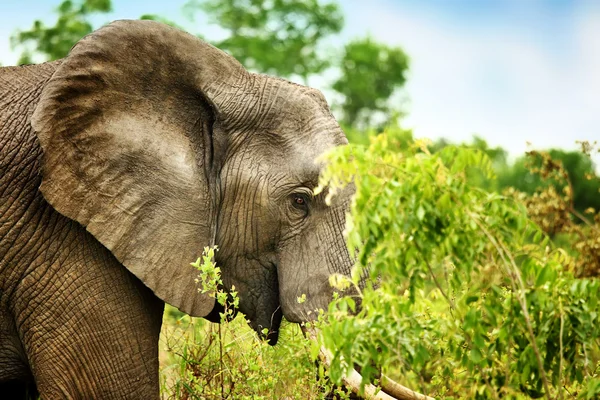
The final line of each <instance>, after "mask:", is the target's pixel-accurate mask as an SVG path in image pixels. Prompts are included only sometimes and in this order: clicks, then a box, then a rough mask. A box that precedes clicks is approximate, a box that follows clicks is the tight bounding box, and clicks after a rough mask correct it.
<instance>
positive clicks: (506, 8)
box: [0, 0, 600, 164]
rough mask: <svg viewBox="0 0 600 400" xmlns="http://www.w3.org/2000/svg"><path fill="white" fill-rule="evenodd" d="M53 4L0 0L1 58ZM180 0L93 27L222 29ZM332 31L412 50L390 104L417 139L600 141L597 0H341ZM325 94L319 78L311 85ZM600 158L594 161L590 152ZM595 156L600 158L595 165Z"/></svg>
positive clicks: (138, 7) (122, 6)
mask: <svg viewBox="0 0 600 400" xmlns="http://www.w3.org/2000/svg"><path fill="white" fill-rule="evenodd" d="M59 2H60V0H19V1H14V0H0V63H2V64H3V65H11V64H14V63H15V62H16V60H17V58H18V55H17V54H15V53H14V52H11V50H10V43H9V37H10V35H11V34H12V33H13V32H14V31H15V30H16V29H19V28H21V29H26V28H28V27H30V26H31V24H32V22H33V20H35V19H41V20H43V21H46V22H48V23H52V22H53V21H54V15H53V14H52V11H53V9H54V8H55V7H56V6H57V5H58V3H59ZM185 2H186V0H171V1H165V0H113V4H114V7H113V8H114V11H113V12H112V13H111V14H109V15H108V16H102V17H100V18H98V19H97V20H94V23H95V24H96V25H97V26H100V25H102V24H103V23H106V22H109V21H110V20H113V19H122V18H137V17H139V16H140V15H142V14H147V13H152V14H158V15H161V16H164V17H166V18H168V19H171V20H174V21H175V22H178V23H179V24H180V25H182V26H184V27H185V28H186V29H188V30H190V31H191V32H192V33H199V34H202V35H203V36H204V37H207V38H212V39H218V38H220V37H222V35H223V32H222V31H220V30H219V29H218V27H216V26H215V25H211V24H209V23H208V22H207V21H206V19H205V17H203V16H202V15H197V18H196V19H195V21H191V20H189V19H188V18H186V16H185V15H184V14H183V13H182V11H181V9H182V6H183V4H184V3H185ZM339 3H340V5H341V7H342V9H343V11H344V15H345V28H344V30H343V32H342V34H341V36H340V38H338V39H335V40H333V41H332V42H331V43H330V44H329V46H330V47H331V48H332V49H335V48H336V47H337V49H338V50H339V49H340V48H341V46H342V45H343V43H344V42H346V41H348V40H351V39H354V38H360V37H364V36H366V35H371V36H372V37H373V38H374V39H376V40H377V41H380V42H384V43H386V44H388V45H393V46H399V47H401V48H402V49H403V50H404V51H405V52H406V53H407V54H408V55H409V57H410V60H411V66H410V72H409V75H408V81H407V84H406V86H405V88H404V89H403V91H402V93H401V96H399V99H400V100H398V101H399V102H400V103H401V106H402V108H403V110H404V111H405V112H406V114H407V115H406V117H405V119H404V120H403V125H404V126H405V127H407V128H412V129H413V131H414V134H415V136H416V137H428V138H430V139H438V138H441V137H444V138H446V139H449V140H450V141H453V142H464V141H469V140H470V139H471V138H472V136H473V135H478V136H480V137H482V138H484V139H485V140H486V141H487V142H488V143H489V144H490V145H491V146H501V147H503V148H505V149H507V150H508V151H509V153H510V154H511V156H512V157H516V156H519V155H521V154H523V152H524V151H526V150H527V149H529V148H531V147H528V143H531V146H532V147H533V148H538V149H543V148H564V149H568V150H574V149H576V148H577V145H576V144H575V141H576V140H590V141H593V140H598V141H600V1H598V0H589V1H587V0H580V1H578V0H573V1H567V0H339ZM310 83H311V85H313V86H316V87H318V88H320V89H322V90H323V91H324V92H325V94H326V96H328V97H332V96H331V92H328V91H327V89H326V86H327V84H328V81H327V79H325V78H324V79H316V80H311V81H310ZM596 161H598V157H597V158H596ZM597 164H598V162H597Z"/></svg>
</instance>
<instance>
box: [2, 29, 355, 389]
mask: <svg viewBox="0 0 600 400" xmlns="http://www.w3.org/2000/svg"><path fill="white" fill-rule="evenodd" d="M345 144H347V139H346V136H345V135H344V132H343V131H342V129H341V128H340V126H339V125H338V123H337V122H336V119H335V118H334V117H333V115H332V113H331V111H330V109H329V107H328V105H327V102H326V100H325V98H324V96H323V95H322V94H321V92H319V91H318V90H315V89H312V88H309V87H306V86H302V85H298V84H294V83H291V82H289V81H286V80H284V79H280V78H276V77H271V76H267V75H262V74H257V73H253V72H249V71H247V70H246V69H244V68H243V67H242V65H241V64H240V63H239V62H237V61H236V60H235V59H234V58H232V57H231V56H229V55H227V54H226V53H224V52H223V51H221V50H219V49H217V48H215V47H213V46H211V45H209V44H208V43H206V42H204V41H202V40H200V39H198V38H197V37H195V36H193V35H191V34H188V33H186V32H183V31H181V30H179V29H177V28H174V27H170V26H168V25H164V24H161V23H158V22H154V21H133V20H121V21H115V22H112V23H110V24H108V25H106V26H104V27H102V28H100V29H98V30H97V31H95V32H92V33H91V34H89V35H87V36H86V37H85V38H83V39H81V40H80V41H79V42H78V43H77V44H76V45H75V46H74V47H73V48H72V49H71V51H70V53H69V54H68V55H67V56H66V57H65V58H63V59H61V60H57V61H52V62H46V63H43V64H38V65H25V66H18V67H3V68H1V69H0V196H1V197H0V198H1V202H0V393H2V394H3V395H6V396H8V398H28V397H36V396H38V395H39V396H40V397H41V398H43V399H58V398H60V399H62V398H82V399H92V398H93V399H115V398H128V399H154V398H158V397H159V380H158V339H159V333H160V328H161V324H162V314H163V308H164V304H165V303H168V304H171V305H173V306H175V307H177V308H178V309H179V310H181V311H183V312H185V313H187V314H189V315H191V316H196V317H205V318H207V319H210V320H214V319H215V318H218V314H219V311H220V310H221V309H220V306H219V305H218V304H215V300H214V296H210V295H209V294H204V293H201V292H200V291H199V290H198V285H197V283H196V282H195V279H196V278H197V274H198V271H197V270H195V269H194V268H193V267H191V266H190V263H192V262H194V261H195V260H196V259H197V258H198V257H199V256H200V255H201V254H202V249H203V248H204V247H205V246H213V245H216V246H218V249H219V250H218V252H216V256H215V261H216V264H217V265H218V266H219V267H220V268H221V271H222V280H223V287H224V289H225V290H231V288H232V287H234V286H235V289H236V290H237V292H238V298H239V311H240V312H242V313H243V314H244V315H245V316H246V318H247V320H248V322H249V324H250V326H251V327H252V328H253V329H255V330H256V331H257V332H259V334H260V332H265V331H266V332H267V333H266V336H265V338H266V340H268V341H269V343H271V344H275V343H276V341H277V337H278V336H277V335H278V329H279V327H280V323H281V320H282V318H283V317H285V318H286V319H287V320H289V321H291V322H295V323H301V322H303V321H308V320H311V319H313V318H314V317H315V315H316V311H317V310H319V309H326V307H327V305H328V303H329V301H330V300H331V298H332V296H333V289H332V288H331V286H330V285H329V277H330V276H331V275H332V274H343V275H349V274H350V269H351V266H352V264H353V258H352V256H351V255H350V254H349V252H348V250H347V247H346V244H345V240H344V237H343V229H344V227H345V221H346V212H347V210H348V209H349V204H350V200H351V196H352V189H351V188H348V189H346V190H344V191H342V192H340V193H337V194H336V196H334V197H333V199H332V201H331V202H328V201H326V194H327V193H326V192H327V190H325V191H324V192H322V193H320V194H318V195H315V192H314V188H315V187H316V186H317V185H318V180H319V173H320V172H321V171H322V169H323V163H322V161H319V155H321V154H323V153H324V152H326V151H328V150H329V149H332V148H334V147H335V146H343V145H345ZM302 295H306V301H304V302H300V301H298V297H300V296H302ZM265 328H267V330H265Z"/></svg>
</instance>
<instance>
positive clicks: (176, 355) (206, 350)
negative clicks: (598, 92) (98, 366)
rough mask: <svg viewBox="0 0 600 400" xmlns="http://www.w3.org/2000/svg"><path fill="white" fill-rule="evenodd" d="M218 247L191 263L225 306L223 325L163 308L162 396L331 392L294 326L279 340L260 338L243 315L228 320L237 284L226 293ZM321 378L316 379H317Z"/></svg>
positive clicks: (272, 395) (203, 285)
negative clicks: (217, 260)
mask: <svg viewBox="0 0 600 400" xmlns="http://www.w3.org/2000/svg"><path fill="white" fill-rule="evenodd" d="M215 251H216V248H209V247H207V248H205V249H204V252H203V255H202V257H201V258H199V259H198V260H197V261H196V262H195V263H193V264H192V266H193V267H194V268H196V269H197V270H198V271H199V276H198V279H197V281H196V283H197V284H198V285H199V289H198V290H199V291H201V292H203V293H212V294H213V295H214V296H215V298H216V299H217V301H218V302H219V303H220V304H221V305H223V306H225V311H224V312H223V313H222V314H221V323H220V324H213V323H210V322H208V321H206V320H204V319H201V318H190V317H189V316H186V315H184V314H182V313H179V312H178V311H177V310H175V309H173V308H171V307H167V309H166V310H165V316H164V324H163V329H162V335H161V383H162V397H163V398H166V399H190V398H192V399H200V398H202V399H226V398H230V399H272V398H284V397H286V398H290V399H316V398H322V397H323V395H324V393H327V392H328V391H329V390H331V384H329V383H328V380H327V379H326V378H325V374H324V370H323V368H322V367H320V368H318V367H316V365H315V364H314V363H313V362H312V359H311V357H310V343H309V342H308V341H307V340H306V339H305V338H304V336H303V335H302V332H301V331H300V328H299V326H298V325H296V324H289V323H285V322H284V324H283V325H282V327H281V329H280V335H281V342H282V343H281V344H279V345H277V346H275V347H273V346H269V345H268V344H267V343H266V342H264V341H261V340H260V339H259V338H258V336H257V335H256V333H255V332H254V331H252V330H251V329H250V328H249V327H248V325H247V323H246V321H245V318H244V317H243V315H239V316H238V317H237V318H235V319H233V321H231V322H228V321H230V319H231V317H232V311H233V310H232V309H231V308H230V307H231V306H233V307H234V308H235V307H237V305H238V301H239V300H238V297H237V293H236V292H235V288H232V291H230V292H229V299H230V301H229V302H227V301H226V299H227V297H228V296H227V294H226V293H225V292H224V291H223V290H222V289H220V288H221V286H222V281H221V276H220V268H219V267H218V266H217V265H216V264H215V262H214V254H215ZM317 377H320V379H316V378H317Z"/></svg>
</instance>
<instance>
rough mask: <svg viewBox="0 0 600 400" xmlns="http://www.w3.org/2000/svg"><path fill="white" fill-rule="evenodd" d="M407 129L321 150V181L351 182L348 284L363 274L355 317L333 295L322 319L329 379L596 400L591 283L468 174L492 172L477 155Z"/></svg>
mask: <svg viewBox="0 0 600 400" xmlns="http://www.w3.org/2000/svg"><path fill="white" fill-rule="evenodd" d="M406 136H407V132H404V131H402V130H401V129H398V128H396V129H390V130H388V131H387V132H386V133H384V134H381V135H378V136H374V137H372V138H371V141H370V143H369V145H368V146H360V145H349V146H346V147H342V148H337V149H335V150H334V151H333V152H331V153H330V154H329V155H328V157H327V160H328V162H329V166H328V168H327V169H326V171H325V173H324V174H323V175H322V177H321V187H325V186H328V187H329V188H330V194H329V195H330V196H331V195H335V192H336V190H337V189H339V188H341V187H343V186H344V185H347V184H349V183H350V182H353V183H354V185H355V186H356V196H355V199H354V201H353V203H352V210H351V218H350V219H349V223H348V228H347V234H348V244H349V247H350V248H351V250H352V251H354V252H355V253H356V254H357V265H356V267H355V270H354V272H353V278H352V283H353V284H355V285H358V282H359V279H360V276H361V275H362V274H365V273H367V274H369V275H370V276H371V278H372V279H371V282H372V283H371V284H370V285H368V286H367V287H366V288H364V289H363V290H362V308H361V310H360V311H358V313H356V314H355V313H353V312H352V311H353V310H354V300H353V299H351V298H341V299H338V300H336V301H335V302H333V303H332V304H331V305H330V308H329V312H328V314H327V316H326V319H325V321H324V322H325V323H323V324H322V326H321V332H322V335H321V340H322V342H323V344H324V345H325V346H326V347H327V348H328V349H330V350H331V351H332V352H333V354H334V360H333V361H334V362H333V366H332V368H331V371H330V376H331V377H332V379H333V380H334V381H336V382H339V381H340V378H341V376H342V374H343V373H346V372H347V371H348V370H349V369H350V368H352V367H353V366H354V365H357V366H359V367H360V368H361V372H362V375H363V377H364V378H365V379H366V380H369V381H376V380H377V378H378V377H379V376H380V372H384V373H387V374H388V375H389V376H392V377H393V378H397V379H398V380H400V381H402V382H403V383H404V384H405V385H406V386H409V387H412V388H413V389H419V390H420V391H422V392H424V393H427V394H430V395H432V396H434V397H437V398H465V397H467V398H507V397H508V398H526V397H532V398H538V397H546V398H548V399H550V398H561V397H562V396H564V395H569V396H570V397H572V396H580V397H583V398H595V396H597V395H598V394H599V393H600V380H599V379H598V378H597V374H598V372H599V371H598V361H599V357H600V353H599V351H598V350H599V349H598V337H599V334H600V326H599V324H598V295H599V293H598V292H599V289H600V288H599V282H598V281H597V280H591V279H577V278H576V277H575V275H574V274H573V271H572V269H571V268H569V266H570V265H572V263H573V257H571V256H570V255H569V253H568V252H566V251H565V250H563V249H561V248H557V247H555V246H554V245H553V244H552V242H551V241H550V240H549V238H548V236H546V235H545V234H544V232H543V231H542V230H541V229H540V228H539V226H538V225H536V224H535V223H534V222H533V221H532V220H531V219H530V218H529V217H528V214H527V207H526V205H525V204H524V203H523V202H522V201H521V199H519V198H517V197H515V196H511V195H501V194H498V193H489V192H487V191H485V190H483V189H481V188H479V187H477V186H474V185H473V184H471V183H470V182H469V179H467V175H468V171H470V170H472V169H473V168H478V169H479V170H480V171H481V173H482V174H484V175H485V176H487V177H490V178H491V176H492V175H493V174H492V168H491V164H490V161H489V159H488V158H487V156H486V155H485V154H484V153H483V152H480V151H476V150H473V149H467V148H458V147H453V146H448V147H445V148H443V149H441V150H440V151H438V152H436V153H433V154H432V153H430V152H429V150H428V148H427V143H426V142H425V141H414V142H412V144H410V145H408V146H407V145H406V140H405V138H406ZM597 236H598V235H596V237H597Z"/></svg>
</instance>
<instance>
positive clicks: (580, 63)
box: [348, 2, 600, 154]
mask: <svg viewBox="0 0 600 400" xmlns="http://www.w3.org/2000/svg"><path fill="white" fill-rule="evenodd" d="M354 11H356V10H354ZM354 14H355V13H354V12H353V13H351V15H350V20H349V21H348V24H349V25H351V24H353V25H354V26H355V28H358V26H362V29H364V30H368V31H369V32H371V34H372V35H373V36H375V37H376V38H377V39H378V40H380V41H384V42H387V43H390V44H395V45H399V46H401V47H402V48H404V49H405V50H406V52H407V53H408V54H409V56H410V57H411V61H412V63H411V73H410V77H409V80H408V83H407V87H406V90H407V92H408V96H409V98H410V104H409V110H408V111H409V116H408V118H407V120H406V123H407V125H410V126H412V127H413V128H414V131H415V134H416V135H417V136H426V137H431V138H438V137H446V138H449V139H451V140H453V141H462V140H469V138H470V137H471V135H472V134H474V133H477V134H479V135H481V136H482V137H484V138H485V139H486V140H487V141H488V143H490V144H492V145H500V146H502V147H504V148H506V149H508V150H509V151H510V152H511V153H512V154H521V153H522V152H523V151H524V150H525V149H526V142H527V141H530V142H532V143H533V144H534V146H535V147H542V148H547V147H563V148H570V149H573V148H575V144H574V141H575V140H577V139H586V140H594V139H597V140H600V72H598V71H600V13H590V12H588V10H585V12H584V10H582V11H580V12H578V13H577V14H576V15H575V17H574V20H573V21H572V23H571V24H569V25H568V27H570V29H572V30H573V32H565V31H558V30H557V32H558V34H561V35H563V34H568V35H569V37H567V38H564V37H563V38H560V39H567V42H566V43H567V44H568V51H567V53H568V54H567V55H564V56H563V55H561V54H560V51H559V49H558V48H554V47H553V46H552V45H549V44H548V43H544V42H542V41H541V40H540V36H538V35H533V34H532V32H528V31H526V30H524V29H522V28H520V27H519V26H517V25H514V26H510V25H504V26H499V25H497V24H495V25H493V26H485V25H483V24H479V25H477V24H469V26H467V24H464V25H461V24H459V23H457V21H449V20H448V19H447V18H443V17H442V16H441V15H440V14H436V13H434V12H432V10H431V9H429V10H427V12H418V11H415V10H414V9H406V10H402V11H400V8H399V7H394V8H393V9H392V8H391V6H390V5H389V4H386V3H383V2H378V3H377V6H370V7H368V8H365V9H362V10H360V15H358V13H356V15H354ZM357 25H358V26H357ZM353 30H357V31H359V30H361V29H360V28H358V29H353ZM543 39H544V40H553V38H546V37H544V38H543Z"/></svg>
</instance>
